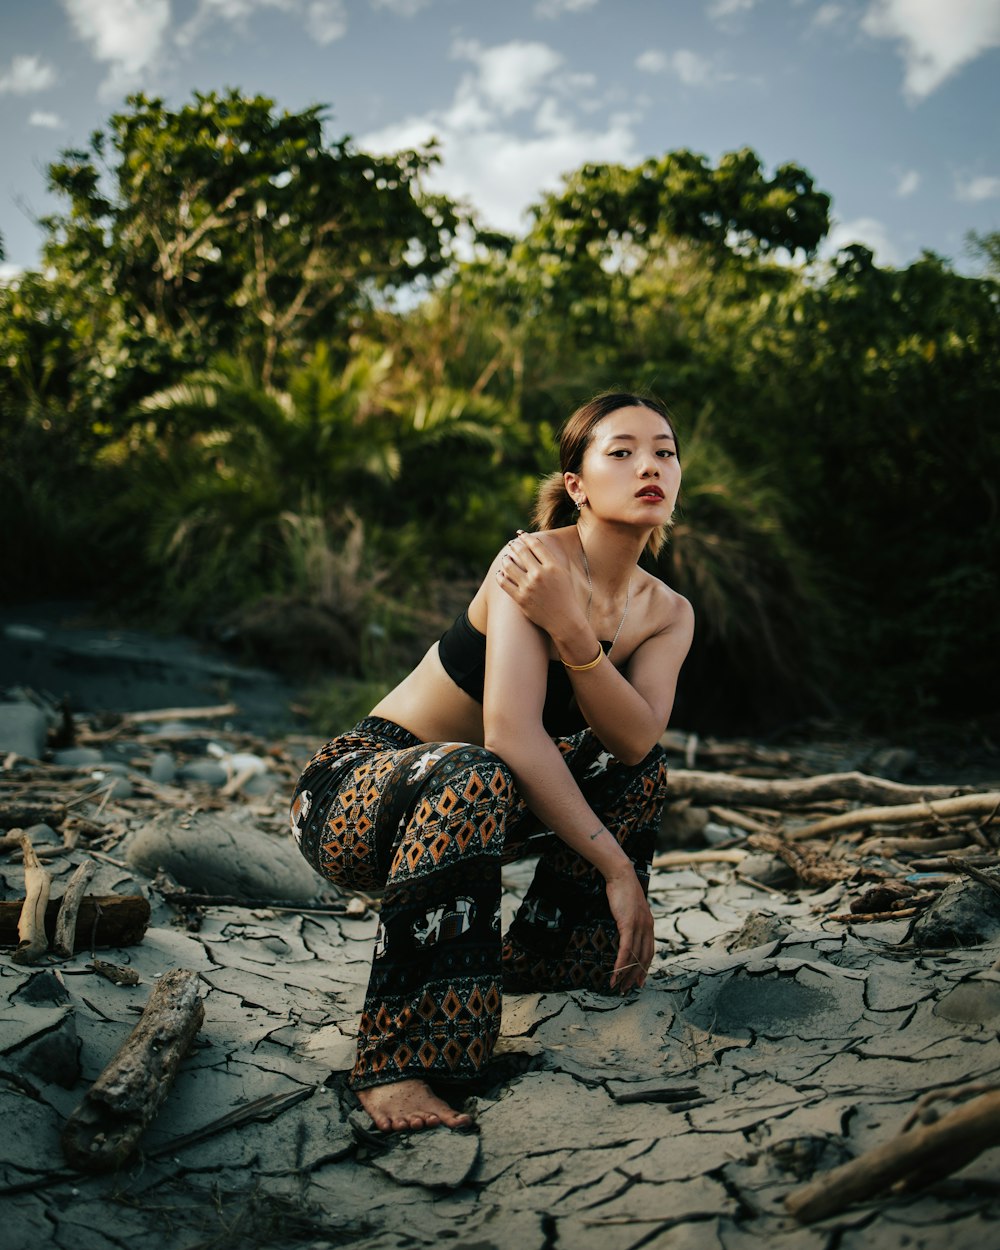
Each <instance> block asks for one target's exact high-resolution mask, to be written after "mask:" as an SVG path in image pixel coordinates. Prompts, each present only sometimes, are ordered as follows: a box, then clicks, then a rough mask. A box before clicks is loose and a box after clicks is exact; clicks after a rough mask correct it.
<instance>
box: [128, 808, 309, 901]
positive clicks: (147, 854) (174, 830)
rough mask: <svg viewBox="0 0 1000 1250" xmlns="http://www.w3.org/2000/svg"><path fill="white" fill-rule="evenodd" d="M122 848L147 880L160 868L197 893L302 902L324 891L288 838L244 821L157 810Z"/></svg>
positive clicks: (227, 816)
mask: <svg viewBox="0 0 1000 1250" xmlns="http://www.w3.org/2000/svg"><path fill="white" fill-rule="evenodd" d="M122 849H123V851H124V855H125V859H126V860H127V861H128V863H129V864H130V865H131V866H132V867H133V868H136V869H138V871H139V872H142V873H144V874H145V875H147V876H149V877H153V876H155V875H156V873H157V872H158V871H159V870H160V869H163V870H164V871H165V872H167V873H169V874H170V876H171V877H172V878H173V879H174V880H175V881H176V882H177V884H178V885H182V886H184V887H186V888H187V889H189V890H195V891H197V892H199V893H206V894H233V895H236V896H237V897H239V898H253V899H273V900H274V901H275V902H277V901H279V900H287V901H289V902H294V903H308V902H310V901H311V900H313V899H315V898H316V897H317V896H318V895H320V894H322V893H323V892H324V889H323V880H322V878H321V877H319V876H317V874H316V873H315V872H313V870H312V869H311V868H310V867H309V865H308V864H307V863H306V861H305V860H304V859H303V858H302V856H301V855H300V854H299V852H298V850H297V849H296V846H295V843H294V842H293V841H292V839H291V837H280V836H275V835H274V834H268V833H262V832H261V831H260V830H259V829H256V828H255V827H254V826H253V825H252V824H250V822H249V821H248V820H247V819H246V818H245V817H239V816H233V815H228V814H226V815H214V814H213V813H211V812H199V813H197V814H196V815H187V814H184V813H178V812H173V811H167V812H161V813H160V815H159V816H156V817H155V818H154V819H153V820H151V821H150V822H149V824H147V825H143V826H142V828H140V829H137V830H136V831H135V832H134V833H132V834H130V835H129V837H128V838H127V839H126V840H125V842H124V843H123V845H122Z"/></svg>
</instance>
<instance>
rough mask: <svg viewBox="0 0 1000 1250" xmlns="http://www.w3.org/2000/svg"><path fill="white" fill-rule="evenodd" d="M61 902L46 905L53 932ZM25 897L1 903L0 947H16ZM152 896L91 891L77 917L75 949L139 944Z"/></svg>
mask: <svg viewBox="0 0 1000 1250" xmlns="http://www.w3.org/2000/svg"><path fill="white" fill-rule="evenodd" d="M60 905H61V900H60V899H49V901H48V904H47V906H46V908H45V931H46V932H47V933H52V932H54V930H55V925H56V921H57V918H58V914H59V908H60ZM23 909H24V900H22V899H8V900H5V901H2V902H0V946H15V945H16V944H17V941H18V920H19V918H20V915H21V912H22V911H23ZM149 915H150V910H149V899H147V898H143V896H142V895H141V894H88V895H86V896H85V897H84V898H83V899H82V900H81V902H80V910H79V912H78V913H77V918H76V936H75V937H74V940H73V941H74V949H75V950H90V948H91V947H92V946H135V945H137V944H138V943H139V942H141V941H142V939H143V935H144V934H145V932H146V926H147V925H148V924H149Z"/></svg>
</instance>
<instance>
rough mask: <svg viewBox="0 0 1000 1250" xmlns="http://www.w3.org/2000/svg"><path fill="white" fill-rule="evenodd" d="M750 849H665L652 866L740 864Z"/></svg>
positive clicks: (677, 866) (681, 866) (675, 866)
mask: <svg viewBox="0 0 1000 1250" xmlns="http://www.w3.org/2000/svg"><path fill="white" fill-rule="evenodd" d="M748 854H749V852H748V851H744V850H740V849H738V848H733V849H732V850H728V851H663V852H662V853H661V854H659V855H654V856H653V862H652V864H651V865H650V866H651V867H652V868H684V867H686V866H687V865H688V864H740V863H742V862H743V860H745V859H746V857H747V855H748Z"/></svg>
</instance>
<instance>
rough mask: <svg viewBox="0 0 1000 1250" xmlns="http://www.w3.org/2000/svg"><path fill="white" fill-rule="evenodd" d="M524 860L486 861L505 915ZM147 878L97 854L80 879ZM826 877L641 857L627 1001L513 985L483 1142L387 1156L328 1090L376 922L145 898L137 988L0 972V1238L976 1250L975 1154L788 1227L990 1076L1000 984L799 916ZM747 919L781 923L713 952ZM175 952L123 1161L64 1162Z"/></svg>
mask: <svg viewBox="0 0 1000 1250" xmlns="http://www.w3.org/2000/svg"><path fill="white" fill-rule="evenodd" d="M275 853H276V854H286V853H287V854H291V846H290V844H286V842H285V841H284V839H277V838H276V839H275ZM529 874H530V865H528V864H523V865H516V866H514V867H513V868H512V869H510V870H509V875H508V877H507V878H506V886H507V889H506V893H505V908H506V909H507V912H508V915H509V914H510V912H511V911H512V909H513V907H514V906H515V904H516V900H517V898H518V896H519V894H520V893H521V891H522V890H523V888H524V886H525V885H526V883H527V880H528V877H529ZM9 875H10V873H9V872H8V876H9ZM141 884H142V882H141V881H136V880H133V879H130V877H129V875H128V873H126V872H125V871H124V870H121V869H116V868H114V867H113V866H109V865H106V864H105V865H103V866H102V867H101V870H100V874H99V877H98V879H97V880H96V881H95V885H94V889H95V892H104V891H113V890H117V891H118V892H123V891H126V890H129V889H135V888H137V886H141ZM843 888H844V887H843V886H841V885H837V886H835V887H832V889H831V890H829V891H827V892H826V893H825V894H822V895H820V894H816V893H804V894H803V895H801V896H798V895H789V896H785V897H783V898H779V897H778V896H776V895H775V896H770V897H766V898H765V899H764V901H763V903H762V895H761V893H760V891H759V890H754V889H752V888H751V887H749V886H748V885H746V884H744V883H742V882H740V881H739V880H738V879H737V878H735V877H734V876H733V875H732V873H731V870H730V869H728V868H722V867H717V866H711V867H705V868H702V869H701V870H700V871H695V870H693V869H684V870H681V871H674V872H665V871H660V872H656V873H654V875H653V880H652V886H651V900H652V904H653V908H654V912H655V914H656V918H657V935H658V939H659V941H658V957H657V961H656V964H655V974H654V976H653V977H652V978H651V980H650V982H649V984H648V986H647V988H646V989H645V990H644V991H643V992H642V993H640V994H638V995H634V996H632V997H631V998H630V999H627V1000H625V1001H622V1002H617V1001H613V1000H608V999H603V998H600V997H597V996H595V995H592V994H589V993H583V992H581V993H574V994H566V995H552V994H533V995H512V996H510V997H509V998H508V1000H507V1003H506V1006H505V1014H504V1029H503V1038H502V1041H501V1046H500V1049H499V1054H498V1066H497V1073H496V1080H495V1083H494V1084H492V1085H490V1086H486V1087H484V1088H483V1089H481V1090H480V1091H478V1092H477V1094H476V1095H475V1097H474V1100H473V1104H472V1107H473V1109H474V1111H475V1115H476V1118H477V1120H478V1132H477V1133H475V1134H455V1133H449V1132H448V1131H446V1130H443V1129H438V1130H433V1131H430V1132H426V1133H423V1134H415V1135H411V1136H409V1137H401V1138H398V1139H396V1140H394V1141H392V1142H391V1143H389V1144H386V1143H385V1142H380V1141H378V1140H377V1139H371V1138H369V1137H368V1136H367V1135H366V1134H365V1133H364V1132H363V1131H362V1132H358V1131H356V1130H355V1129H354V1128H353V1127H352V1122H351V1121H352V1113H353V1117H354V1119H355V1121H356V1122H357V1120H358V1117H357V1112H356V1110H355V1108H354V1106H353V1103H352V1101H351V1100H350V1098H349V1097H348V1096H346V1095H345V1093H344V1087H343V1070H344V1069H345V1068H346V1067H347V1066H348V1064H349V1062H350V1059H351V1055H352V1050H353V1035H354V1028H355V1022H356V1019H357V1016H358V1012H359V1009H360V1006H361V1001H362V997H363V993H364V986H365V983H366V980H367V975H368V967H369V962H370V956H371V947H372V940H373V937H374V931H375V925H376V919H375V917H374V916H368V917H366V918H350V917H338V916H329V915H294V914H284V913H276V912H268V911H266V910H257V911H252V910H247V909H245V908H244V909H239V908H235V907H215V908H212V909H210V910H209V912H208V914H207V915H206V916H205V918H204V921H203V923H202V927H201V930H200V932H197V933H194V932H187V931H183V930H181V929H179V928H178V927H176V925H175V924H173V923H172V921H173V920H174V918H175V913H174V912H173V911H172V910H171V909H170V908H169V907H168V906H166V905H165V904H164V903H162V902H158V901H157V896H156V895H155V893H154V895H153V902H154V912H153V921H152V925H151V927H150V929H149V930H148V932H147V934H146V937H145V938H144V940H143V942H142V944H141V945H138V946H134V947H131V948H129V949H127V950H119V951H113V952H110V953H109V954H108V958H109V959H110V960H112V961H114V962H116V963H119V964H125V963H128V964H130V965H131V966H132V967H133V968H134V969H135V970H136V971H137V972H138V973H139V974H140V976H141V978H142V980H141V984H140V985H138V986H134V987H119V986H116V985H114V984H112V983H110V982H108V981H106V980H103V979H101V978H99V977H96V976H94V975H93V973H92V972H90V971H88V969H87V963H88V962H89V961H90V956H89V955H87V954H80V955H78V956H76V957H75V958H74V959H73V960H71V961H69V962H67V963H63V964H62V965H61V966H60V972H61V981H60V979H59V978H57V977H56V976H55V974H54V972H53V971H52V970H51V969H47V968H45V967H44V966H42V967H38V968H35V969H23V968H19V967H17V966H15V965H13V964H11V963H10V961H9V960H8V959H4V960H3V961H2V963H0V977H2V980H0V993H2V994H3V996H4V999H5V1003H6V1009H5V1011H4V1013H3V1016H2V1017H0V1072H2V1073H3V1075H4V1076H5V1077H6V1079H5V1080H4V1081H3V1088H2V1089H0V1100H2V1108H3V1111H2V1114H3V1123H4V1126H5V1132H4V1134H3V1137H2V1140H0V1187H2V1190H3V1193H4V1230H5V1231H4V1244H5V1245H6V1246H9V1247H11V1248H12V1250H13V1248H15V1247H17V1248H19V1247H27V1246H32V1247H37V1246H42V1245H45V1246H49V1245H51V1246H55V1247H60V1248H65V1250H110V1248H112V1247H114V1248H115V1250H118V1248H120V1247H125V1246H132V1245H133V1244H134V1243H135V1240H136V1239H139V1238H141V1239H143V1240H144V1241H145V1242H146V1243H148V1244H153V1245H155V1246H157V1247H158V1248H160V1247H162V1248H163V1250H175V1248H176V1250H191V1248H193V1247H196V1246H209V1245H211V1246H215V1247H229V1246H232V1247H242V1246H274V1247H277V1246H282V1247H314V1248H315V1250H320V1248H321V1247H328V1246H329V1247H334V1246H347V1245H349V1246H353V1247H357V1248H358V1250H361V1248H364V1250H376V1248H379V1250H381V1248H385V1250H389V1248H390V1247H401V1246H414V1247H419V1246H422V1245H430V1244H432V1243H437V1242H438V1241H439V1240H440V1239H442V1238H443V1239H445V1240H450V1241H451V1242H452V1243H453V1244H455V1245H457V1246H462V1247H468V1248H469V1250H473V1248H479V1250H488V1248H489V1247H497V1248H506V1247H516V1250H549V1248H551V1247H554V1246H557V1245H559V1246H567V1247H569V1246H572V1247H574V1248H579V1250H589V1248H591V1247H593V1248H594V1250H619V1248H620V1250H627V1248H638V1247H640V1246H643V1247H663V1248H665V1250H666V1248H669V1250H686V1248H687V1247H691V1250H695V1248H697V1250H716V1248H718V1250H737V1248H738V1247H742V1246H747V1247H763V1246H765V1245H769V1246H774V1247H779V1248H782V1250H785V1248H787V1250H813V1248H814V1247H815V1248H816V1250H869V1248H871V1250H875V1248H876V1247H877V1248H878V1250H896V1248H897V1247H898V1248H899V1250H904V1248H905V1250H921V1248H927V1250H932V1248H933V1250H936V1248H938V1247H941V1248H944V1247H948V1248H949V1250H964V1248H966V1247H968V1250H980V1248H981V1247H982V1246H983V1245H988V1244H991V1240H990V1228H991V1226H992V1227H993V1229H994V1231H995V1223H994V1221H996V1219H997V1218H998V1217H1000V1189H998V1186H997V1182H996V1179H995V1170H996V1152H995V1151H987V1152H986V1153H985V1154H983V1155H981V1156H980V1158H979V1159H978V1160H976V1161H975V1162H973V1163H972V1164H970V1165H968V1166H967V1167H966V1168H965V1169H963V1170H962V1171H961V1172H960V1173H957V1174H956V1175H955V1176H954V1177H952V1178H950V1179H949V1180H947V1181H942V1182H939V1183H938V1184H936V1185H933V1186H930V1187H928V1188H927V1189H926V1190H925V1191H924V1192H922V1193H919V1194H916V1195H910V1196H905V1197H904V1196H898V1195H896V1196H894V1195H884V1196H882V1197H881V1198H880V1199H878V1200H877V1201H873V1202H870V1203H868V1204H866V1205H862V1206H857V1207H854V1208H851V1209H850V1210H848V1211H846V1212H845V1213H843V1214H841V1215H839V1216H836V1217H831V1218H829V1219H827V1220H825V1221H821V1222H820V1223H818V1224H814V1225H811V1226H809V1227H800V1226H799V1225H797V1224H796V1223H795V1222H794V1221H793V1220H791V1219H790V1218H789V1217H788V1216H787V1215H786V1214H785V1211H784V1207H783V1205H782V1203H783V1199H784V1197H785V1195H786V1194H788V1193H789V1192H790V1191H791V1190H793V1189H795V1188H796V1187H798V1186H799V1185H800V1184H801V1183H802V1182H803V1181H804V1180H807V1179H809V1178H810V1177H812V1176H813V1175H815V1174H817V1173H818V1172H822V1171H824V1170H826V1169H829V1168H831V1167H834V1166H836V1165H837V1164H839V1163H841V1162H843V1161H844V1160H845V1159H847V1158H850V1157H853V1156H856V1155H857V1154H859V1153H861V1152H863V1151H865V1150H867V1149H869V1148H870V1147H872V1146H874V1145H876V1144H878V1143H879V1142H881V1141H884V1140H886V1139H887V1138H888V1137H891V1136H892V1135H894V1134H895V1133H896V1132H897V1131H898V1129H899V1128H900V1126H901V1124H902V1122H903V1120H904V1119H905V1117H906V1114H907V1112H908V1111H909V1109H910V1108H911V1107H912V1105H913V1104H914V1103H915V1102H916V1100H917V1099H918V1098H919V1096H920V1095H921V1094H923V1093H925V1092H926V1091H928V1090H930V1089H932V1088H937V1087H940V1086H943V1085H951V1084H956V1083H960V1082H962V1081H966V1080H976V1079H987V1080H989V1079H993V1080H995V1079H997V1077H998V1075H1000V1047H998V1045H997V1027H998V1023H1000V976H998V974H996V973H989V972H984V971H983V969H986V968H988V967H989V966H990V964H991V963H992V962H993V961H994V960H996V958H997V955H998V953H1000V952H998V951H997V950H996V949H995V948H991V947H990V946H978V947H972V948H969V949H965V950H952V951H949V952H933V951H931V952H928V951H923V952H919V951H914V950H911V949H902V950H901V949H898V948H897V946H896V943H898V942H899V940H900V939H901V938H902V937H903V935H904V933H905V930H906V922H905V921H895V922H886V923H881V924H873V925H868V926H866V927H865V928H864V930H863V931H850V930H847V931H845V929H844V927H843V926H842V925H839V924H836V923H834V922H831V921H829V920H824V919H821V918H820V917H821V916H822V915H823V914H824V913H828V912H829V911H831V910H833V907H832V905H833V904H834V903H835V902H836V900H837V899H838V898H839V897H840V892H841V891H842V890H843ZM761 910H764V911H767V912H770V913H772V914H773V915H775V916H776V917H778V918H779V919H780V920H781V922H782V924H781V928H780V933H781V936H780V937H778V938H777V939H776V940H773V941H770V942H768V943H767V944H766V945H763V946H755V947H751V948H750V949H744V950H733V949H731V948H732V947H734V945H735V941H734V940H735V937H736V934H737V933H738V932H739V930H740V928H741V926H742V924H743V922H744V920H745V919H746V917H747V916H748V915H749V914H750V913H753V912H759V911H761ZM173 967H185V968H190V969H193V970H195V971H196V972H198V974H199V975H200V978H201V981H202V983H203V992H204V995H205V1023H204V1025H203V1027H202V1030H201V1032H200V1034H199V1037H198V1041H197V1044H196V1048H195V1050H194V1051H193V1052H192V1053H191V1054H190V1055H189V1056H188V1058H187V1059H186V1061H185V1062H184V1064H183V1066H182V1069H181V1072H180V1075H179V1077H178V1079H177V1082H176V1085H175V1086H174V1088H173V1089H172V1091H171V1092H170V1094H169V1096H168V1098H167V1100H166V1102H165V1103H164V1105H163V1107H162V1108H161V1110H160V1112H159V1114H158V1116H157V1118H156V1119H155V1121H154V1123H153V1124H152V1125H151V1126H150V1128H149V1129H148V1130H147V1132H146V1133H145V1135H144V1137H143V1140H142V1153H141V1156H140V1157H139V1158H138V1159H136V1160H135V1161H134V1162H133V1163H132V1164H130V1165H129V1166H127V1167H125V1168H124V1169H123V1170H122V1171H121V1172H120V1173H118V1174H117V1175H114V1176H106V1177H85V1176H81V1175H79V1174H71V1173H69V1172H68V1171H66V1170H64V1169H63V1164H62V1160H61V1155H60V1151H59V1133H60V1130H61V1128H62V1125H63V1123H64V1121H65V1118H66V1117H67V1116H68V1114H69V1113H70V1112H71V1111H72V1109H73V1108H74V1106H75V1105H76V1104H77V1103H78V1102H79V1100H80V1098H81V1097H82V1094H83V1092H84V1091H85V1090H86V1088H87V1087H88V1086H89V1084H90V1082H92V1081H93V1080H94V1079H95V1078H96V1077H97V1075H98V1073H99V1072H100V1071H101V1069H102V1068H103V1066H104V1065H105V1064H106V1063H107V1061H108V1060H109V1059H110V1058H111V1057H112V1056H113V1055H114V1053H115V1052H116V1050H117V1048H118V1047H119V1045H120V1044H121V1042H122V1041H123V1040H124V1038H125V1037H126V1035H127V1034H128V1032H129V1031H130V1030H131V1028H132V1026H133V1024H134V1022H135V1019H136V1015H137V1012H138V1011H139V1010H141V1007H142V1005H143V1004H144V1003H145V1001H146V998H147V997H148V994H149V992H150V988H151V985H152V983H153V981H154V978H155V977H156V976H157V975H158V974H162V973H163V972H164V971H166V970H168V969H169V968H173ZM360 1122H361V1123H362V1124H363V1123H364V1120H363V1117H362V1118H361V1121H360ZM61 1169H62V1170H61Z"/></svg>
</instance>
